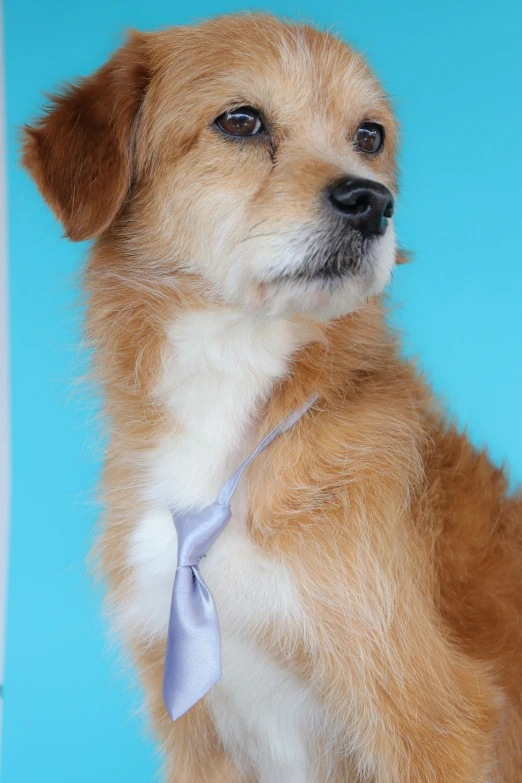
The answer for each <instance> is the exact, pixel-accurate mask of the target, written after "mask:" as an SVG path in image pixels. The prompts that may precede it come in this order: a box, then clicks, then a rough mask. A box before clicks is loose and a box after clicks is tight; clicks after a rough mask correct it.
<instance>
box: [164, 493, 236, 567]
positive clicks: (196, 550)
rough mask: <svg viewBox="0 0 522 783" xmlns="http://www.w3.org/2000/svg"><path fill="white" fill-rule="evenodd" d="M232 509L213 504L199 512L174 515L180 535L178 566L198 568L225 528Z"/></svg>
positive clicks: (193, 511) (192, 511)
mask: <svg viewBox="0 0 522 783" xmlns="http://www.w3.org/2000/svg"><path fill="white" fill-rule="evenodd" d="M229 519H230V507H229V506H228V505H223V504H221V503H212V504H211V505H210V506H205V508H202V509H200V510H199V511H195V510H191V511H184V512H181V513H179V514H176V513H174V523H175V525H176V532H177V535H178V566H197V565H199V561H200V560H201V558H202V557H205V555H206V554H207V552H208V550H209V549H210V547H211V546H212V544H213V543H214V541H215V540H216V539H217V537H218V536H219V534H220V533H221V531H222V530H223V529H224V528H225V526H226V524H227V522H228V520H229Z"/></svg>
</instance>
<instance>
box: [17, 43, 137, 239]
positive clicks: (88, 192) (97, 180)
mask: <svg viewBox="0 0 522 783" xmlns="http://www.w3.org/2000/svg"><path fill="white" fill-rule="evenodd" d="M146 40H147V36H146V35H142V34H141V33H132V34H131V36H130V37H129V40H128V41H127V43H126V44H125V45H124V46H122V48H121V49H119V50H118V51H117V52H116V53H115V54H114V55H113V56H112V57H111V59H110V60H109V62H108V63H106V64H105V65H104V66H103V67H102V68H100V69H99V70H98V71H96V73H94V74H93V75H92V76H90V77H88V78H86V79H81V80H79V81H78V82H76V83H74V84H71V85H68V86H67V87H66V88H65V89H64V90H63V91H62V92H61V93H60V94H58V95H56V96H54V97H52V98H51V103H50V104H49V107H48V108H47V110H46V112H45V114H44V115H43V116H42V117H41V118H40V119H38V120H37V122H36V123H35V124H34V125H33V126H32V127H30V126H26V127H25V128H24V129H23V145H22V163H23V165H24V166H25V167H26V168H27V169H28V171H29V172H30V174H31V175H32V177H33V178H34V180H35V182H36V184H37V186H38V189H39V190H40V193H41V194H42V196H43V197H44V199H45V200H46V201H47V203H48V204H49V206H50V207H51V209H52V210H53V212H54V213H55V215H56V217H57V218H58V219H59V220H60V221H61V223H62V225H63V227H64V229H65V233H66V235H67V236H68V237H69V238H70V239H72V240H75V241H80V240H83V239H91V238H93V237H96V236H98V235H99V234H101V233H102V232H103V231H104V230H105V229H106V228H108V226H109V225H110V224H111V223H112V222H113V220H114V218H115V217H116V216H117V214H118V212H119V211H120V209H121V208H122V206H123V204H124V202H125V199H126V197H127V195H128V192H129V189H130V184H131V179H132V174H133V172H132V147H133V139H134V134H135V131H136V127H137V120H138V116H139V112H140V108H141V105H142V103H143V99H144V97H145V91H146V89H147V84H148V82H149V68H148V61H147V52H146Z"/></svg>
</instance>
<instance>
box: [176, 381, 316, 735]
mask: <svg viewBox="0 0 522 783" xmlns="http://www.w3.org/2000/svg"><path fill="white" fill-rule="evenodd" d="M316 399H317V396H315V397H313V398H312V399H311V400H309V401H308V402H307V403H306V404H305V405H303V406H302V407H301V408H298V409H297V410H295V411H293V413H291V414H290V416H288V417H287V418H286V419H284V420H283V421H281V422H280V423H279V424H278V425H277V427H275V428H274V429H273V430H272V431H271V432H270V433H269V434H268V435H267V436H266V438H265V439H264V440H262V441H261V443H260V444H259V446H258V447H257V449H256V450H255V451H254V453H253V454H251V456H250V457H249V458H248V459H247V460H246V461H245V462H243V464H242V465H241V466H240V467H239V468H238V469H237V470H236V472H235V473H233V474H232V476H230V478H229V479H228V480H227V481H226V482H225V483H224V484H223V487H222V488H221V491H220V493H219V495H218V497H217V500H216V502H215V503H212V504H211V505H210V506H206V507H205V508H203V509H201V510H200V511H185V512H183V513H174V512H173V517H174V524H175V525H176V532H177V536H178V565H177V568H176V576H175V578H174V588H173V590H172V603H171V606H170V619H169V631H168V637H167V650H166V653H165V670H164V673H163V699H164V701H165V706H166V708H167V711H168V713H169V715H170V717H171V718H172V720H177V719H178V718H180V717H181V716H182V715H183V714H184V713H185V712H187V710H189V709H190V708H191V707H193V706H194V704H196V702H197V701H199V700H200V699H201V697H202V696H204V695H205V693H207V691H209V690H210V688H212V686H213V685H215V684H216V682H217V681H218V680H219V679H220V678H221V638H220V633H219V622H218V617H217V612H216V607H215V604H214V599H213V598H212V595H211V594H210V591H209V589H208V587H207V586H206V584H205V582H204V581H203V578H202V576H201V574H200V572H199V562H200V560H201V558H202V557H205V555H206V553H207V552H208V550H209V549H210V547H211V546H212V544H213V543H214V541H216V539H217V538H218V536H219V534H220V533H221V532H222V531H223V530H224V528H225V526H226V524H227V522H228V520H229V519H230V516H231V511H230V501H231V499H232V495H233V494H234V492H235V490H236V487H237V485H238V484H239V480H240V478H241V476H242V475H243V472H244V470H245V468H246V467H247V466H248V465H249V464H250V462H252V460H253V459H254V458H255V457H257V455H258V454H259V453H260V452H261V451H263V449H266V447H267V446H269V445H270V444H271V443H272V441H273V440H275V438H277V436H278V435H281V434H282V433H283V432H286V430H289V429H290V428H291V427H293V425H294V424H295V423H296V422H297V421H299V419H300V418H301V416H303V415H304V414H305V413H306V411H307V410H308V409H309V408H310V406H311V405H313V403H314V402H315V400H316ZM238 567H240V564H238Z"/></svg>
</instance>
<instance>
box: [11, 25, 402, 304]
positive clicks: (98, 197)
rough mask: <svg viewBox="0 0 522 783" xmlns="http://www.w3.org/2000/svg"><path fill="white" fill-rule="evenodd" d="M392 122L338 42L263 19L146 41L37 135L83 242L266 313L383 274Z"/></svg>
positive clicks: (360, 294) (72, 231)
mask: <svg viewBox="0 0 522 783" xmlns="http://www.w3.org/2000/svg"><path fill="white" fill-rule="evenodd" d="M395 146H396V126H395V122H394V119H393V116H392V113H391V111H390V108H389V105H388V103H387V101H386V98H385V96H384V94H383V91H382V89H381V88H380V87H379V85H378V83H377V81H376V80H375V78H374V77H373V75H372V74H371V73H370V71H369V69H368V67H367V66H366V65H365V63H364V62H363V60H362V59H361V58H360V57H359V56H358V55H357V54H355V53H354V52H353V51H352V50H351V49H350V48H348V47H347V46H346V45H345V44H344V43H342V42H341V41H340V40H338V39H336V38H334V37H332V36H331V35H328V34H326V33H321V32H317V31H315V30H313V29H311V28H309V27H306V26H295V25H291V24H284V23H281V22H280V21H278V20H276V19H274V18H272V17H265V16H257V15H254V16H237V17H222V18H219V19H216V20H213V21H210V22H207V23H206V24H203V25H200V26H195V27H187V28H173V29H168V30H165V31H161V32H158V33H152V34H140V33H136V34H133V35H132V36H131V37H130V39H129V40H128V42H127V43H126V44H125V45H124V46H123V47H122V48H121V49H120V50H119V51H118V52H116V54H115V55H114V56H113V57H112V59H111V60H110V61H109V62H108V63H107V64H106V65H105V66H104V67H103V68H101V69H100V70H99V71H98V72H97V73H95V74H94V75H93V76H92V77H90V78H88V79H85V80H82V81H80V82H78V83H76V84H75V85H72V86H70V87H68V88H67V89H66V90H65V91H64V92H63V93H61V94H60V95H59V96H57V97H56V98H55V99H54V100H53V102H52V104H51V105H50V108H49V110H48V112H47V113H46V114H45V116H44V117H43V118H42V119H41V120H40V121H39V122H37V123H36V124H35V126H34V127H28V128H26V131H25V141H24V156H23V160H24V163H25V165H26V167H27V168H28V169H29V171H30V172H31V173H32V175H33V176H34V178H35V180H36V182H37V184H38V186H39V188H40V190H41V192H42V193H43V195H44V197H45V198H46V200H47V201H48V203H49V204H50V206H51V207H52V208H53V210H54V211H55V213H56V214H57V216H58V217H59V219H60V220H61V221H62V223H63V225H64V228H65V231H66V233H67V235H68V236H69V237H70V238H71V239H73V240H81V239H88V238H93V237H98V236H101V235H103V234H108V235H110V236H111V237H117V238H118V243H119V246H121V247H122V248H123V250H122V252H124V253H125V254H126V257H127V258H128V259H129V258H132V259H133V263H134V264H135V266H136V267H137V268H139V269H140V271H141V272H144V273H145V275H154V274H160V273H161V275H163V276H165V275H170V274H172V275H178V276H179V275H190V276H191V278H193V279H194V278H195V279H197V281H198V284H199V285H200V289H201V287H202V288H203V290H205V291H206V293H207V295H208V296H212V297H216V298H218V299H219V300H221V301H225V302H226V303H228V304H231V305H234V306H238V307H240V308H242V309H247V310H254V311H261V312H265V313H268V314H269V315H271V316H279V315H291V314H294V313H308V314H313V315H315V316H317V317H320V318H331V317H337V316H339V315H342V314H344V313H347V312H350V311H351V310H353V309H354V308H356V307H357V305H358V304H359V303H360V302H362V301H364V300H365V299H366V298H367V297H368V296H369V295H372V294H376V293H379V292H380V291H382V289H383V288H384V286H385V285H386V283H387V281H388V279H389V276H390V272H391V269H392V266H393V264H394V262H395V260H396V244H395V236H394V228H393V220H392V215H393V204H394V192H395V175H396V174H395Z"/></svg>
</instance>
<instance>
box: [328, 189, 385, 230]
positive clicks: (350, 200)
mask: <svg viewBox="0 0 522 783" xmlns="http://www.w3.org/2000/svg"><path fill="white" fill-rule="evenodd" d="M326 194H327V196H328V199H329V200H330V203H331V205H332V206H333V208H334V209H335V210H336V211H337V212H339V213H340V214H341V215H342V216H343V218H344V220H345V221H346V223H347V224H348V225H349V226H350V227H351V228H354V229H356V230H357V231H360V232H361V234H362V235H363V237H371V236H374V235H375V234H384V232H385V231H386V226H387V223H388V221H387V218H390V217H391V216H392V215H393V196H392V194H391V193H390V191H389V190H388V188H386V187H385V186H384V185H381V184H380V182H374V181H373V180H371V179H359V178H357V177H345V178H344V179H341V180H337V182H334V183H333V185H330V187H329V188H327V191H326Z"/></svg>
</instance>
